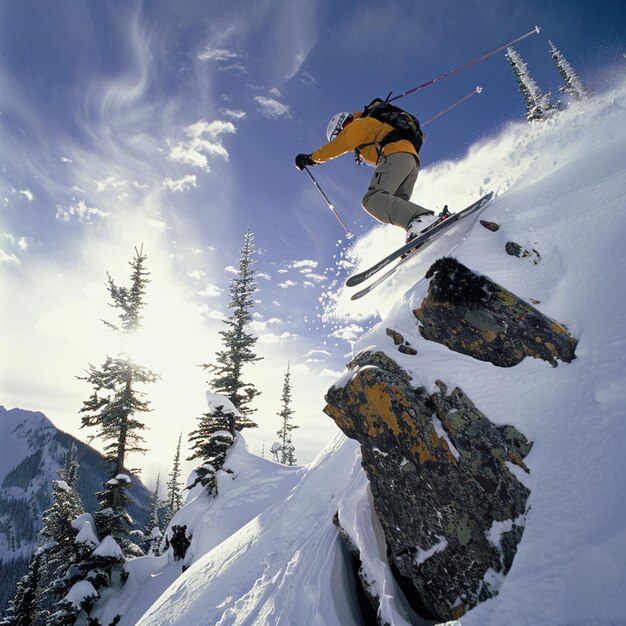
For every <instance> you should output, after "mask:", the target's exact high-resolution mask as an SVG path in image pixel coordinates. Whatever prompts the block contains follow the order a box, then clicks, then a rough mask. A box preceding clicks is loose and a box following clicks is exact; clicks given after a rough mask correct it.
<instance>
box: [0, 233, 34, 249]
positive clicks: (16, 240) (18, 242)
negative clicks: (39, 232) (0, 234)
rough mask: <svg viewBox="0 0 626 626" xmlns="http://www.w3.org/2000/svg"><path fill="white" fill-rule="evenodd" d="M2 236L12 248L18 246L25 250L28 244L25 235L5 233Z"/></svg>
mask: <svg viewBox="0 0 626 626" xmlns="http://www.w3.org/2000/svg"><path fill="white" fill-rule="evenodd" d="M4 238H5V239H6V240H7V241H8V242H9V244H11V246H12V247H13V248H19V249H20V250H27V249H28V246H29V245H30V244H29V241H28V239H27V238H26V237H14V236H13V235H12V234H11V233H5V235H4Z"/></svg>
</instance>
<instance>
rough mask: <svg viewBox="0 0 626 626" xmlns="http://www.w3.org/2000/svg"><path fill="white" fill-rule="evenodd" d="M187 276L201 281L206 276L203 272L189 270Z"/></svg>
mask: <svg viewBox="0 0 626 626" xmlns="http://www.w3.org/2000/svg"><path fill="white" fill-rule="evenodd" d="M187 276H189V278H193V279H194V280H200V279H201V278H202V277H203V276H204V272H203V271H202V270H189V271H188V272H187Z"/></svg>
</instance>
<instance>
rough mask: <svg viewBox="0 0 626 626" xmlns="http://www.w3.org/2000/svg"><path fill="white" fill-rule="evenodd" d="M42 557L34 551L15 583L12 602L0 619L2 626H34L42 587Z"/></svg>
mask: <svg viewBox="0 0 626 626" xmlns="http://www.w3.org/2000/svg"><path fill="white" fill-rule="evenodd" d="M41 574H42V557H41V553H40V552H39V551H35V553H34V554H33V556H32V557H31V560H30V563H29V565H28V569H27V570H26V573H25V574H24V575H23V576H22V578H20V580H19V582H18V583H17V589H16V592H15V596H14V597H13V600H11V602H10V603H9V607H8V609H7V613H6V616H5V617H4V618H2V619H0V625H2V626H35V625H36V624H37V620H38V614H39V596H40V592H41V587H42V584H41V583H42V576H41Z"/></svg>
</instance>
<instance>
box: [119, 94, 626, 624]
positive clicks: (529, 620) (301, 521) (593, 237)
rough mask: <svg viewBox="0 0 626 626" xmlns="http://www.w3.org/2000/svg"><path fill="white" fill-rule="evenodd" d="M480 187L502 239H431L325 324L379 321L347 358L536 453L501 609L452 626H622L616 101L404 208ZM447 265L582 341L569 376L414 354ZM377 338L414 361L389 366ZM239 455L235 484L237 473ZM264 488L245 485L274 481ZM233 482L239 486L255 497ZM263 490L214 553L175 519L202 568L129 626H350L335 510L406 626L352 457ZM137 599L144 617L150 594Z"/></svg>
mask: <svg viewBox="0 0 626 626" xmlns="http://www.w3.org/2000/svg"><path fill="white" fill-rule="evenodd" d="M490 188H491V189H494V190H495V191H496V192H497V194H498V197H497V198H496V200H495V201H494V202H493V203H492V204H491V205H490V206H489V207H488V208H487V209H486V210H485V212H484V213H483V215H482V216H481V217H482V218H483V219H488V220H493V221H495V222H497V223H498V224H500V225H501V228H500V230H498V231H497V232H496V233H492V232H490V231H487V230H486V229H484V228H482V227H481V226H480V225H477V226H475V228H474V229H473V230H472V232H471V233H470V234H469V236H468V237H467V238H466V239H465V240H463V239H462V238H461V237H458V236H457V237H454V236H450V237H444V238H442V239H441V240H440V242H437V243H436V244H434V245H433V246H432V247H431V248H430V249H429V250H428V251H426V252H425V253H424V255H423V256H422V257H421V258H418V259H415V260H414V261H412V262H411V263H408V264H407V265H406V267H405V268H404V269H403V270H402V271H401V272H398V274H397V276H396V278H395V279H394V280H393V281H390V282H389V283H388V284H387V285H385V286H384V287H382V288H381V289H379V290H377V291H376V292H375V293H374V294H372V295H371V296H368V297H367V298H365V299H364V300H363V301H362V302H359V303H357V304H354V303H350V302H349V293H348V292H347V291H346V292H345V293H344V292H341V293H340V294H339V297H338V299H337V302H336V306H335V309H334V311H329V315H335V316H342V315H343V316H346V319H350V320H353V319H355V318H358V316H359V315H362V316H364V317H367V316H370V315H371V314H372V311H373V310H375V309H376V310H378V311H379V312H380V314H381V316H382V317H383V318H384V319H383V322H382V323H381V324H379V325H378V326H377V327H376V328H375V329H374V330H373V331H372V332H371V333H369V334H368V335H367V336H365V337H363V338H362V339H360V340H359V341H358V342H357V343H356V344H355V346H354V351H355V352H357V351H359V350H361V349H363V348H365V347H368V346H375V347H376V348H377V349H380V350H385V351H387V352H388V353H389V355H390V356H392V357H393V358H394V359H395V360H396V361H397V362H398V363H399V364H400V365H401V366H402V367H404V368H406V369H407V370H409V371H411V372H412V374H413V376H414V384H415V385H424V386H426V387H427V388H429V389H431V390H434V381H435V380H436V379H441V380H443V381H444V382H446V383H447V384H448V385H449V386H455V385H457V386H460V387H462V388H463V390H464V391H465V392H466V393H467V394H468V395H469V397H470V398H471V399H472V401H473V402H474V403H475V404H476V405H477V406H478V408H479V409H480V410H481V411H482V412H483V413H485V414H486V415H487V416H488V417H489V418H490V419H491V420H492V421H493V422H495V423H507V424H512V425H514V426H515V427H516V428H518V429H519V430H520V431H522V432H523V433H524V434H525V435H526V436H527V437H529V438H530V439H532V440H533V441H534V446H533V449H532V451H531V453H530V454H529V456H528V457H527V458H526V462H527V465H528V467H529V468H530V470H531V473H530V475H529V476H526V475H522V473H521V472H520V473H518V474H517V476H518V478H519V479H520V480H522V481H523V482H524V483H525V484H526V485H527V486H528V487H529V488H530V489H531V492H532V493H531V498H530V506H531V509H530V512H529V515H528V519H527V525H526V530H525V532H524V536H523V540H522V542H521V543H520V545H519V549H518V553H517V556H516V558H515V561H514V563H513V567H512V569H511V571H510V572H509V574H508V576H507V577H506V579H505V580H504V583H503V585H502V587H501V588H500V593H499V595H498V596H496V597H495V598H493V599H492V600H490V601H488V602H486V603H484V604H482V605H480V606H478V607H476V608H475V609H473V610H472V611H470V612H469V613H468V614H467V615H466V616H465V617H463V618H462V620H461V622H462V624H463V626H491V625H493V626H496V625H497V626H502V625H503V624H511V625H514V626H517V625H519V626H525V625H528V626H531V625H532V626H560V625H562V626H565V625H566V624H567V625H573V624H577V625H581V626H582V625H583V624H586V625H589V626H590V625H592V624H593V625H595V626H599V625H603V626H608V625H609V624H626V593H624V590H625V589H626V567H624V563H626V502H625V500H624V498H623V489H624V485H625V484H626V461H625V458H626V457H625V454H624V450H625V449H626V349H625V348H626V333H625V322H624V319H625V317H624V313H623V311H624V310H626V281H625V280H624V276H625V275H626V255H625V254H624V251H623V242H624V240H625V239H626V202H625V198H626V88H624V87H621V88H619V89H616V90H615V91H614V92H611V93H607V94H600V95H597V96H595V98H594V99H593V100H589V101H586V102H583V103H580V104H577V105H575V106H572V107H571V108H570V109H569V110H567V111H565V112H564V113H562V114H561V115H560V116H558V117H557V118H556V119H554V120H551V121H550V122H548V123H543V124H537V125H534V126H529V125H527V124H521V123H520V124H513V125H511V126H510V127H509V128H506V129H504V130H503V131H502V132H501V133H500V135H499V136H498V137H495V138H492V139H489V140H486V141H484V142H483V143H481V144H480V145H477V146H475V147H474V148H473V149H472V150H471V151H470V153H469V154H468V156H467V158H466V159H464V160H462V161H460V162H459V163H444V164H440V165H438V166H436V167H433V168H431V169H430V170H429V171H426V172H423V174H422V175H421V179H420V183H419V185H418V191H419V190H425V192H426V193H424V194H423V195H420V197H419V199H418V198H416V199H418V200H423V203H424V204H429V198H428V195H429V194H430V195H432V202H430V204H436V203H437V201H438V200H440V199H441V198H444V197H445V199H446V201H447V202H448V203H449V204H450V205H451V208H452V209H455V208H460V207H462V206H464V205H465V204H467V203H468V201H469V200H471V199H472V198H474V197H477V196H478V195H480V194H481V193H483V192H484V191H486V190H487V189H490ZM436 198H437V199H438V200H436ZM390 231H392V229H389V228H387V229H383V228H379V229H376V230H374V231H373V232H372V233H371V234H369V235H368V236H366V237H364V238H363V239H361V240H360V241H359V242H357V243H356V245H355V247H354V250H353V257H354V258H355V259H356V260H357V264H360V265H363V266H364V265H367V264H368V263H369V262H370V261H372V260H375V258H376V257H378V256H379V254H380V253H379V252H376V250H378V251H380V250H381V249H384V248H391V247H393V246H394V245H396V244H397V243H398V242H397V237H398V235H397V233H395V232H390ZM507 241H515V242H517V243H519V244H521V245H522V246H525V247H528V248H529V249H531V248H532V249H535V250H537V252H538V253H539V254H540V261H539V262H538V263H536V264H535V263H534V262H533V257H529V258H527V259H520V258H517V257H511V256H508V255H507V254H505V252H504V245H505V243H506V242H507ZM449 253H452V254H453V255H454V256H456V257H457V258H458V259H459V261H461V262H462V263H464V264H466V265H467V266H469V267H470V268H471V269H473V270H476V271H479V272H482V273H485V274H487V275H488V276H489V277H490V278H491V279H493V280H495V281H496V282H498V283H499V284H500V285H502V286H503V287H505V288H506V289H508V290H510V291H512V292H514V293H516V294H517V295H519V296H521V297H522V298H525V299H527V300H529V301H530V300H531V299H532V300H533V301H538V303H537V304H535V306H536V307H537V308H538V309H540V310H541V311H542V312H543V313H545V314H546V315H548V316H549V317H551V318H554V319H555V320H557V321H559V322H561V323H564V324H565V325H567V326H568V328H569V329H570V331H571V332H572V333H573V334H574V336H576V337H577V338H578V339H579V345H578V348H577V359H576V360H574V361H573V362H572V363H570V364H559V366H558V367H556V368H552V367H551V366H550V365H549V364H547V363H544V362H542V361H536V360H530V359H526V360H524V361H523V362H522V363H520V364H519V365H517V366H515V367H513V368H509V369H503V368H497V367H495V366H493V365H491V364H489V363H485V362H478V361H475V360H473V359H471V358H470V357H468V356H464V355H461V354H457V353H453V352H451V351H449V350H448V349H446V348H445V347H443V346H441V345H439V344H435V343H431V342H427V341H425V340H423V339H421V337H420V335H419V333H418V332H417V328H416V322H415V318H414V317H413V315H412V308H415V307H416V306H417V305H418V304H419V303H420V302H421V300H422V298H423V297H424V295H425V293H426V289H427V281H426V280H425V279H423V276H424V273H425V271H426V269H427V268H428V267H429V266H430V264H431V263H432V262H433V261H434V260H435V259H436V258H438V257H441V256H443V255H446V254H449ZM387 327H391V328H394V329H395V330H397V331H399V332H400V333H402V334H403V335H404V336H405V338H406V339H408V340H409V341H410V342H411V343H412V345H413V346H414V347H415V348H417V350H418V355H417V356H408V355H403V354H400V353H399V352H397V351H396V350H395V349H394V348H393V346H392V344H391V341H390V339H389V338H388V337H387V336H386V333H385V331H386V328H387ZM320 400H321V399H320ZM237 454H239V459H238V460H237V459H236V458H235V459H232V460H231V462H232V463H233V467H235V466H236V465H238V464H239V463H244V464H245V463H250V461H249V460H246V459H245V458H243V457H242V456H241V455H242V453H241V451H239V452H238V453H237ZM259 471H260V473H259V474H258V475H257V478H258V477H259V476H262V475H265V474H266V473H267V472H270V473H271V472H272V471H273V470H272V468H271V467H270V466H269V465H266V466H265V467H264V468H263V469H261V470H259ZM274 471H275V470H274ZM246 474H247V472H246V471H243V472H242V473H241V477H242V478H241V487H245V488H246V489H248V490H250V492H251V495H252V496H253V495H254V489H255V487H254V484H255V482H254V481H252V480H250V481H249V482H248V484H246V483H245V478H244V476H245V475H246ZM270 476H271V474H270ZM270 476H265V478H264V479H263V480H264V481H267V480H270ZM276 480H277V486H276V493H275V497H274V498H268V499H267V500H266V502H267V506H266V507H265V508H264V509H263V510H261V509H262V508H263V507H261V506H257V507H256V508H255V509H254V511H253V513H254V515H253V516H252V515H250V516H246V514H245V511H244V510H243V509H241V507H243V508H244V509H245V507H246V506H247V505H246V503H245V502H244V503H243V504H239V505H237V506H239V507H240V509H239V510H238V512H237V517H238V519H240V520H244V519H245V518H246V517H248V518H249V521H248V522H247V523H245V524H244V525H242V527H241V528H240V529H239V530H237V531H236V532H234V533H233V534H232V535H230V536H229V537H227V538H225V539H223V540H222V538H223V536H224V533H223V532H222V531H220V533H221V534H220V536H219V539H214V540H212V539H210V536H211V529H210V527H209V526H210V522H211V516H210V514H209V513H210V508H209V507H208V505H207V507H206V508H204V507H201V506H200V502H199V501H197V500H196V501H194V502H192V503H190V504H189V505H188V507H192V506H193V507H197V508H196V509H192V508H187V507H185V508H187V512H186V513H185V514H186V515H188V516H189V520H191V521H192V520H194V519H195V520H199V519H200V518H203V516H206V517H204V520H205V524H206V527H205V528H204V529H203V531H202V532H203V533H204V535H203V538H202V540H201V541H200V540H199V541H198V545H197V546H196V555H195V558H196V559H197V560H195V562H194V563H193V565H192V566H191V567H190V569H188V570H187V571H186V572H185V573H183V574H182V575H181V576H180V577H179V578H177V579H176V580H175V581H174V582H173V583H172V584H171V586H169V588H167V589H166V590H165V591H164V592H163V593H162V595H160V597H159V598H156V593H155V596H153V597H154V600H155V602H154V604H153V605H152V606H151V607H150V608H149V609H148V610H147V612H146V613H145V615H144V616H143V617H142V618H141V619H140V620H139V622H138V623H139V624H141V625H142V626H147V625H154V626H156V625H161V624H166V623H167V624H178V625H181V626H182V625H185V626H192V625H195V624H220V625H225V624H229V625H235V624H240V625H244V624H246V625H252V624H259V625H265V624H268V625H271V624H303V625H304V624H306V625H314V624H320V625H322V624H323V625H324V626H332V625H341V626H350V625H352V624H360V623H361V621H360V617H359V612H358V608H357V606H356V599H355V592H354V583H353V578H352V573H351V571H350V567H349V559H348V558H347V556H346V554H345V551H344V550H343V549H342V548H341V547H340V544H339V543H338V539H337V533H336V530H335V528H334V527H333V525H332V517H333V514H334V513H335V511H336V510H337V509H338V508H340V509H341V511H342V521H344V522H345V523H346V525H348V526H350V527H351V530H352V534H353V536H355V537H357V543H358V544H359V547H360V549H361V552H362V558H363V561H364V563H366V566H367V568H368V570H369V571H370V573H371V574H372V576H373V577H374V578H375V579H376V586H377V589H378V591H379V593H380V596H381V606H382V616H383V618H384V619H386V620H387V621H388V622H389V623H391V624H394V626H398V625H402V626H404V625H405V624H408V623H410V622H409V621H408V617H407V615H408V614H407V613H406V611H405V609H404V607H403V603H402V598H401V595H400V593H399V592H398V590H397V589H396V588H395V585H394V583H393V581H392V579H391V577H390V574H389V570H388V567H387V566H386V564H385V562H384V554H385V547H384V542H383V540H382V538H381V534H380V529H379V528H378V526H377V523H376V519H375V518H374V517H373V516H372V512H371V507H370V505H369V499H368V492H367V486H366V482H365V479H364V475H363V472H362V470H361V468H360V465H359V453H358V446H357V445H356V444H355V443H354V442H352V441H349V440H345V439H343V438H342V437H338V438H337V439H336V440H335V441H333V442H331V444H329V446H328V447H327V449H326V450H325V451H324V452H323V453H322V454H321V455H320V457H319V458H318V459H317V460H316V461H315V462H314V463H313V464H311V465H310V466H308V467H307V468H304V469H302V470H298V471H297V472H295V473H293V474H292V475H291V476H290V477H289V478H285V477H284V476H283V478H277V479H276ZM234 484H236V481H235V482H234V483H233V485H234ZM240 493H241V494H243V493H247V492H246V491H245V490H241V491H240ZM217 502H219V498H218V500H216V501H215V503H217ZM232 504H233V506H236V504H235V501H234V500H233V501H232ZM257 504H259V503H258V502H257ZM212 506H216V504H214V505H212ZM263 506H264V505H263ZM183 511H184V509H183ZM181 513H182V512H181ZM222 530H223V529H222ZM199 544H202V545H199ZM203 549H206V550H207V551H206V553H205V554H204V555H203V556H200V552H201V551H202V550H203ZM163 587H165V585H163ZM139 595H140V596H142V603H143V604H144V605H145V604H146V603H147V601H148V598H147V596H148V595H149V594H147V593H146V594H143V595H142V594H139ZM131 605H132V603H131ZM123 623H130V622H123Z"/></svg>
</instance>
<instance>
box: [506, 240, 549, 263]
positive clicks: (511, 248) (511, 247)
mask: <svg viewBox="0 0 626 626" xmlns="http://www.w3.org/2000/svg"><path fill="white" fill-rule="evenodd" d="M504 250H505V252H506V253H507V254H508V255H509V256H516V257H518V258H519V259H526V258H529V257H532V261H533V263H534V264H535V265H537V263H539V261H541V255H540V254H539V252H537V250H535V249H534V248H533V249H532V250H527V249H526V248H522V246H520V245H519V243H515V242H514V241H507V242H506V245H505V246H504Z"/></svg>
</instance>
